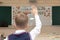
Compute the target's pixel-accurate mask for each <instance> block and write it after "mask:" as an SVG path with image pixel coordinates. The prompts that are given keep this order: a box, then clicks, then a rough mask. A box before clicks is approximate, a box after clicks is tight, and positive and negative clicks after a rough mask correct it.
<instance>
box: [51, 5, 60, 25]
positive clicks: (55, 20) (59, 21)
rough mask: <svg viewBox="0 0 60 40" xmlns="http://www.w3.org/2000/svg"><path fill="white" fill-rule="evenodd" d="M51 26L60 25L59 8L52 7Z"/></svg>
mask: <svg viewBox="0 0 60 40" xmlns="http://www.w3.org/2000/svg"><path fill="white" fill-rule="evenodd" d="M52 25H60V6H53V7H52Z"/></svg>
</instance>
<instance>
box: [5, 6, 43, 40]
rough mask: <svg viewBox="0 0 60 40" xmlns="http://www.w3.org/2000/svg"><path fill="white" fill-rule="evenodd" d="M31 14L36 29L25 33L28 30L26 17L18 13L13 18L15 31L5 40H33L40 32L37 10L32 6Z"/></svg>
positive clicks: (40, 25)
mask: <svg viewBox="0 0 60 40" xmlns="http://www.w3.org/2000/svg"><path fill="white" fill-rule="evenodd" d="M31 11H32V13H33V15H34V16H35V21H36V27H35V28H34V29H33V30H32V31H30V32H29V33H28V32H26V30H25V29H26V28H28V16H27V15H26V14H24V13H19V14H17V15H16V16H15V28H16V29H17V30H16V31H15V33H14V34H11V35H9V36H8V37H7V38H6V39H5V40H34V39H35V37H36V36H37V35H38V34H39V33H40V31H41V27H42V24H41V21H40V20H39V16H38V11H37V8H36V7H35V6H34V5H33V6H32V10H31Z"/></svg>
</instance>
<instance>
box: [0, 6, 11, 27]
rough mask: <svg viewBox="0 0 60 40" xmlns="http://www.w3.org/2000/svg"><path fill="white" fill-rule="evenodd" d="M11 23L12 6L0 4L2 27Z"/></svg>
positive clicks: (0, 24) (0, 23) (0, 22)
mask: <svg viewBox="0 0 60 40" xmlns="http://www.w3.org/2000/svg"><path fill="white" fill-rule="evenodd" d="M8 25H11V6H0V27H8Z"/></svg>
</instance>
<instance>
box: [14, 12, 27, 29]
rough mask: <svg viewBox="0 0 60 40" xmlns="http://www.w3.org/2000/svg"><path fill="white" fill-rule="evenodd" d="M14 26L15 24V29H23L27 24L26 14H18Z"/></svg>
mask: <svg viewBox="0 0 60 40" xmlns="http://www.w3.org/2000/svg"><path fill="white" fill-rule="evenodd" d="M15 24H16V27H18V28H20V29H25V28H26V27H27V24H28V16H27V15H26V14H24V13H23V12H22V13H18V14H17V15H16V16H15Z"/></svg>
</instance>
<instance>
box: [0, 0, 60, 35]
mask: <svg viewBox="0 0 60 40" xmlns="http://www.w3.org/2000/svg"><path fill="white" fill-rule="evenodd" d="M1 2H2V3H1ZM23 5H26V6H29V2H28V0H0V6H23ZM37 5H39V6H60V0H37ZM43 20H44V19H43ZM47 20H50V22H51V19H47ZM50 22H49V23H48V24H49V25H50V24H51V23H50ZM44 24H45V22H44ZM9 30H11V31H12V30H13V31H14V30H15V29H6V28H2V29H0V33H5V35H7V34H10V32H9ZM5 31H6V32H5ZM13 31H12V32H13Z"/></svg>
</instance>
